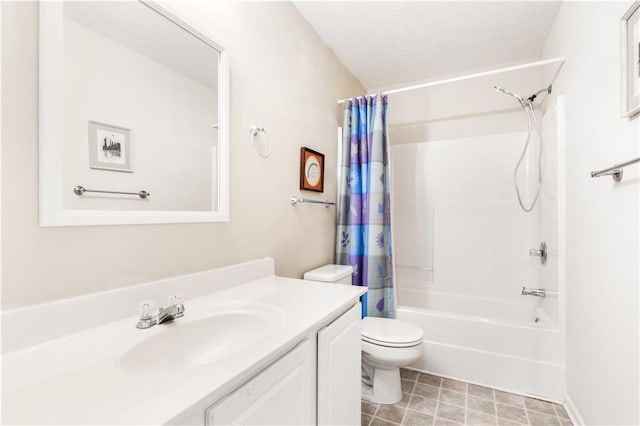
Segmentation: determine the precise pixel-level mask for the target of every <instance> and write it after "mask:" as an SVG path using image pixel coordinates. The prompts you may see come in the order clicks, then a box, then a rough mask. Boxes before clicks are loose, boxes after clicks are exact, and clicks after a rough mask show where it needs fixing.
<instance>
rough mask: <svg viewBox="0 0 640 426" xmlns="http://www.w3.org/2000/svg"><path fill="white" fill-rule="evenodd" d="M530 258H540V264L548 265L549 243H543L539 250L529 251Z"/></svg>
mask: <svg viewBox="0 0 640 426" xmlns="http://www.w3.org/2000/svg"><path fill="white" fill-rule="evenodd" d="M529 256H540V263H541V264H543V265H544V264H545V263H547V243H545V242H544V241H542V242H541V243H540V248H539V249H529Z"/></svg>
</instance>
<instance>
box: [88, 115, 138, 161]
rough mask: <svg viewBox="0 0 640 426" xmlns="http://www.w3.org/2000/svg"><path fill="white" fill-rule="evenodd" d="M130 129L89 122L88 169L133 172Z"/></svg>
mask: <svg viewBox="0 0 640 426" xmlns="http://www.w3.org/2000/svg"><path fill="white" fill-rule="evenodd" d="M132 148H133V147H132V141H131V129H127V128H124V127H119V126H114V125H111V124H105V123H99V122H97V121H89V167H90V168H92V169H102V170H113V171H118V172H129V173H131V172H133V165H132V161H131V158H132Z"/></svg>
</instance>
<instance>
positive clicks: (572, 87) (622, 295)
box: [544, 1, 640, 425]
mask: <svg viewBox="0 0 640 426" xmlns="http://www.w3.org/2000/svg"><path fill="white" fill-rule="evenodd" d="M631 4H632V2H631V1H625V2H563V3H562V6H561V7H560V11H559V12H558V16H557V18H556V21H555V23H554V25H553V27H552V30H551V32H550V34H549V38H548V39H547V42H546V46H545V49H544V56H545V57H555V56H561V55H562V56H566V59H567V60H566V63H565V65H564V68H563V69H562V71H561V72H560V74H559V76H558V80H557V81H556V84H555V89H556V90H554V93H555V94H564V95H565V100H566V123H565V125H566V153H565V158H566V162H565V166H566V200H567V201H566V241H567V242H566V244H567V246H566V293H567V294H566V297H565V300H566V301H567V302H566V304H567V306H566V310H567V314H566V333H567V342H566V344H567V348H566V349H567V362H566V364H567V391H568V395H569V398H570V401H571V403H572V405H573V406H575V408H576V409H577V411H578V412H579V414H580V416H581V417H582V420H583V421H584V422H585V424H607V425H612V424H639V423H640V418H639V412H638V398H639V394H638V391H639V389H638V388H639V383H638V344H639V341H638V338H639V334H640V333H639V329H638V311H639V309H638V282H639V281H640V277H639V272H640V271H639V270H638V268H639V265H638V259H640V234H639V218H640V206H639V201H640V168H639V167H638V166H637V165H635V166H630V167H628V168H626V169H625V172H624V179H623V181H622V182H621V183H619V184H615V183H613V181H612V179H611V178H610V177H603V178H599V179H592V178H591V177H590V176H589V172H590V171H591V170H598V169H602V168H605V167H608V166H609V165H613V164H614V163H616V162H617V163H621V162H623V161H626V160H631V159H633V158H636V157H638V156H639V155H640V117H636V118H634V119H631V120H629V119H626V118H621V117H620V27H619V25H620V18H621V17H622V15H623V14H624V13H625V11H626V10H627V9H628V8H629V7H630V6H631ZM552 96H553V95H552Z"/></svg>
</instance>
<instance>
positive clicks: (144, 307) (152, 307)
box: [136, 300, 156, 328]
mask: <svg viewBox="0 0 640 426" xmlns="http://www.w3.org/2000/svg"><path fill="white" fill-rule="evenodd" d="M138 310H139V312H140V319H139V320H138V324H137V325H136V327H137V328H149V327H152V326H153V325H155V319H154V315H155V311H156V304H155V303H154V302H153V301H152V300H145V301H143V302H140V303H139V304H138Z"/></svg>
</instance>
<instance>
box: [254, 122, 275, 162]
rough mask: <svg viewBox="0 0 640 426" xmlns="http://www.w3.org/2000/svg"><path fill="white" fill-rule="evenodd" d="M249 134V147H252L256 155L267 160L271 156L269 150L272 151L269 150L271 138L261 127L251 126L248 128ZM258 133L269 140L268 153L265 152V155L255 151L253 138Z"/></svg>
mask: <svg viewBox="0 0 640 426" xmlns="http://www.w3.org/2000/svg"><path fill="white" fill-rule="evenodd" d="M249 133H251V145H252V146H253V149H255V150H256V152H257V153H258V155H259V156H260V157H262V158H269V157H270V156H271V150H272V149H271V136H270V135H269V133H268V132H267V131H266V130H265V128H264V127H262V126H251V127H249ZM259 133H264V134H265V135H267V137H268V138H269V152H267V153H266V154H265V155H263V154H262V153H261V152H260V151H258V150H257V149H256V143H255V137H256V136H257V135H258V134H259Z"/></svg>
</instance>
